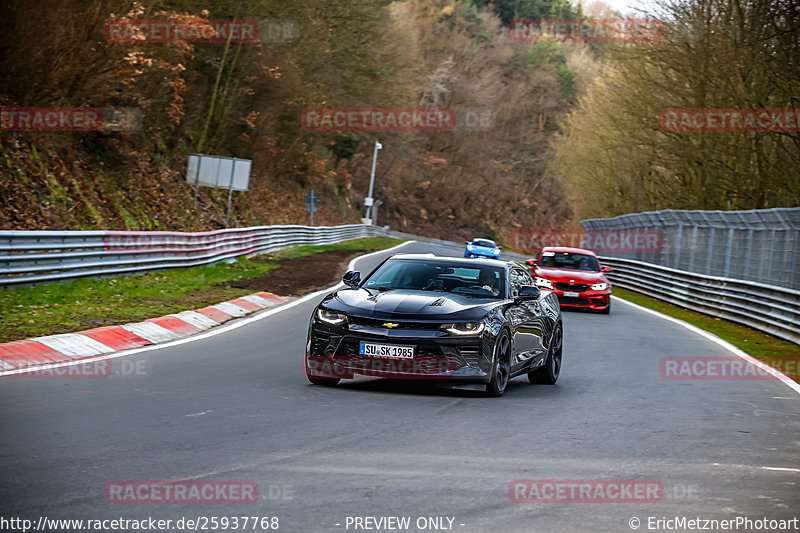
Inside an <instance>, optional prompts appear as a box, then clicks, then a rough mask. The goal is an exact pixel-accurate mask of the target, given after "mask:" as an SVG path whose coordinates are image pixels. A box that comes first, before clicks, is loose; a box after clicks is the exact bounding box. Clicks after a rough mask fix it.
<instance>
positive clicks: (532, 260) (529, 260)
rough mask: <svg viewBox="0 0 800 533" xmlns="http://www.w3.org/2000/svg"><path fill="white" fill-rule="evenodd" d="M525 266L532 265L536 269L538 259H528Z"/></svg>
mask: <svg viewBox="0 0 800 533" xmlns="http://www.w3.org/2000/svg"><path fill="white" fill-rule="evenodd" d="M525 264H527V265H530V266H532V267H535V266H536V259H528V260H527V261H525Z"/></svg>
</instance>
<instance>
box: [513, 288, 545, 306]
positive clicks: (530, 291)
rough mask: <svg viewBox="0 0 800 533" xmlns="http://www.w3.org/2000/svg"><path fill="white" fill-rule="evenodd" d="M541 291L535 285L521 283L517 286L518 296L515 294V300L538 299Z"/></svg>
mask: <svg viewBox="0 0 800 533" xmlns="http://www.w3.org/2000/svg"><path fill="white" fill-rule="evenodd" d="M540 294H541V291H540V290H539V287H535V286H533V285H523V286H522V287H520V288H519V296H517V298H516V300H517V302H525V301H527V300H538V299H539V295H540Z"/></svg>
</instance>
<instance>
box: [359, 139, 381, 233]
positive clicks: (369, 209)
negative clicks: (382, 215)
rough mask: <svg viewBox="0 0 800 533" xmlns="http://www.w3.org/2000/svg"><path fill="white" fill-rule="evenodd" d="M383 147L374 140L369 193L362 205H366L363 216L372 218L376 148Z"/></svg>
mask: <svg viewBox="0 0 800 533" xmlns="http://www.w3.org/2000/svg"><path fill="white" fill-rule="evenodd" d="M381 148H383V145H382V144H381V143H380V142H379V141H378V140H376V141H375V150H373V152H372V172H371V173H370V175H369V194H368V195H367V197H366V198H364V205H365V206H366V207H367V213H366V216H365V218H370V219H371V218H372V190H373V188H374V186H375V164H376V163H377V162H378V150H380V149H381Z"/></svg>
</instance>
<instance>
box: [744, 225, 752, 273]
mask: <svg viewBox="0 0 800 533" xmlns="http://www.w3.org/2000/svg"><path fill="white" fill-rule="evenodd" d="M745 255H747V260H746V261H745V262H744V272H742V277H743V278H744V279H750V263H752V262H753V229H752V228H750V229H748V230H747V248H746V249H745Z"/></svg>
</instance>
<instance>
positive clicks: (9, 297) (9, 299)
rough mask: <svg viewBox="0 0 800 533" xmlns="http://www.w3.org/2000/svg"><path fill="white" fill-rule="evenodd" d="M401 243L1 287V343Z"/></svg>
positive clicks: (164, 309) (172, 307)
mask: <svg viewBox="0 0 800 533" xmlns="http://www.w3.org/2000/svg"><path fill="white" fill-rule="evenodd" d="M401 242H403V241H401V240H398V239H390V238H386V237H375V238H368V239H356V240H353V241H346V242H342V243H338V244H332V245H327V246H318V245H314V246H295V247H292V248H287V249H285V250H281V251H279V252H277V253H274V254H269V255H262V256H256V257H253V258H250V259H247V258H244V257H242V258H239V259H238V260H237V261H236V262H233V263H217V264H214V265H206V266H198V267H192V268H176V269H172V270H165V271H163V272H153V273H149V274H143V275H140V276H121V277H116V278H105V279H97V278H93V279H82V280H75V281H70V282H67V283H52V284H48V285H38V286H35V287H23V288H17V289H9V290H0V342H9V341H15V340H20V339H25V338H29V337H37V336H41V335H52V334H56V333H69V332H73V331H80V330H84V329H90V328H95V327H100V326H108V325H114V324H124V323H126V322H134V321H141V320H145V319H148V318H154V317H158V316H162V315H166V314H170V313H178V312H181V311H186V310H187V309H197V308H199V307H204V306H207V305H212V304H216V303H219V302H222V301H225V300H230V299H232V298H238V297H240V296H244V295H246V294H250V293H252V292H253V291H252V290H248V289H236V288H232V287H226V286H223V285H220V284H224V283H225V282H230V281H236V280H242V279H250V278H258V277H261V276H263V275H265V274H266V273H267V272H269V271H270V270H273V269H275V268H277V267H278V263H277V262H276V260H277V259H281V258H291V257H302V256H308V255H313V254H315V253H319V252H324V251H326V250H342V249H344V250H367V251H377V250H383V249H386V248H391V247H392V246H395V245H397V244H400V243H401Z"/></svg>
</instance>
